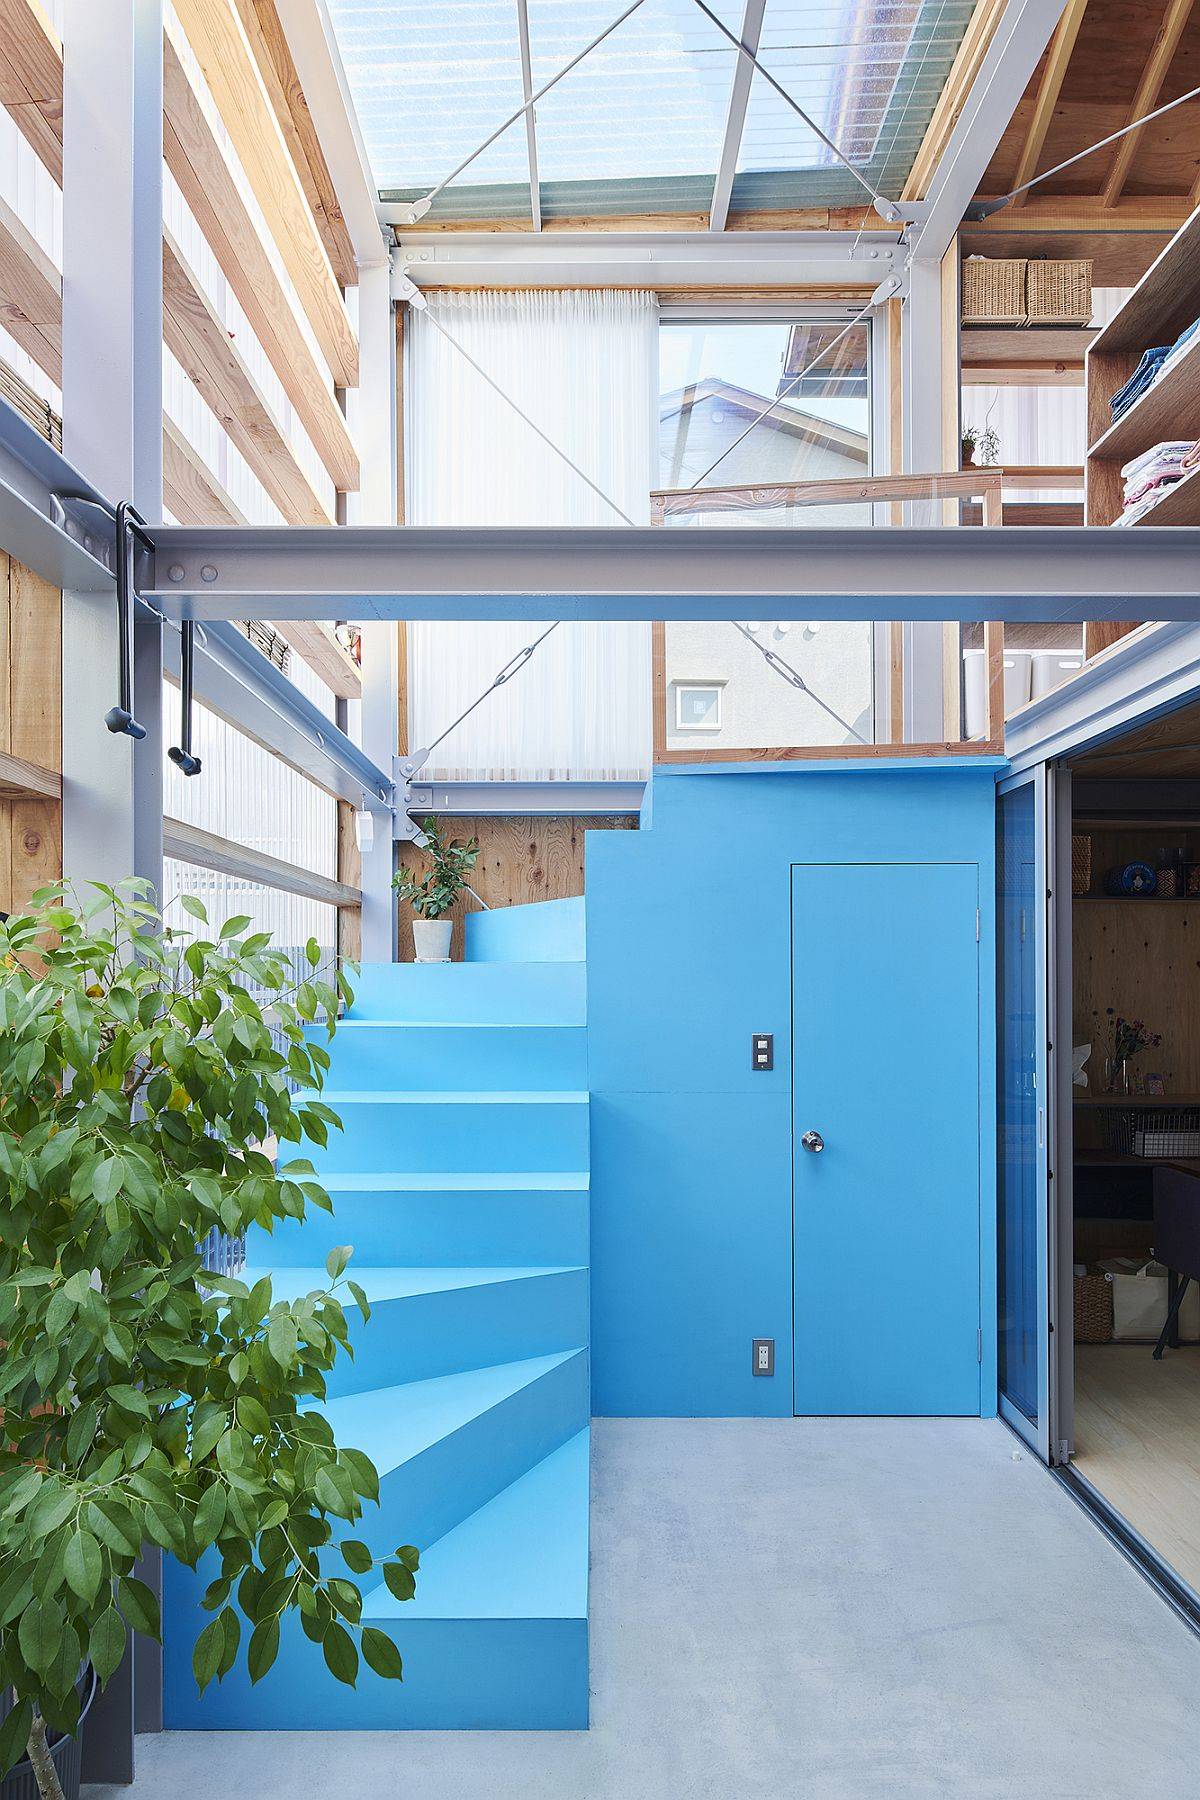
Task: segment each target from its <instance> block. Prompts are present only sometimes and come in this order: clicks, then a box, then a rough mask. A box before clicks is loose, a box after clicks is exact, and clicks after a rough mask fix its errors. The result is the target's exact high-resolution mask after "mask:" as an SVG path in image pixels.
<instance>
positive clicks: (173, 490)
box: [163, 417, 250, 525]
mask: <svg viewBox="0 0 1200 1800" xmlns="http://www.w3.org/2000/svg"><path fill="white" fill-rule="evenodd" d="M163 491H164V496H165V499H166V502H167V506H168V507H169V509H170V510H171V512H172V513H173V514H174V515H175V517H176V518H177V519H178V521H179V523H180V524H181V525H248V524H249V522H250V521H249V520H248V519H247V517H246V515H245V513H244V512H243V511H242V510H241V508H240V507H239V506H238V505H237V503H236V502H235V501H234V499H233V498H232V496H231V495H230V494H228V493H227V492H226V491H225V489H224V487H223V486H222V485H221V483H220V482H219V481H218V480H217V478H216V476H215V475H214V474H213V472H212V470H211V469H210V468H209V466H208V464H207V463H206V462H205V461H204V459H203V457H202V456H200V454H199V453H198V451H196V450H194V449H193V448H192V446H191V445H190V444H189V443H188V441H187V439H186V438H185V437H184V435H183V433H182V431H180V429H179V427H178V425H176V424H175V423H174V421H173V420H172V419H168V418H165V417H164V419H163Z"/></svg>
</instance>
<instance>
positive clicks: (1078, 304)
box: [1025, 261, 1092, 325]
mask: <svg viewBox="0 0 1200 1800" xmlns="http://www.w3.org/2000/svg"><path fill="white" fill-rule="evenodd" d="M1025 306H1026V311H1027V314H1028V318H1029V323H1030V324H1031V325H1089V324H1090V323H1091V319H1092V265H1091V263H1090V262H1086V261H1085V262H1031V263H1030V264H1029V268H1028V270H1027V272H1026V277H1025Z"/></svg>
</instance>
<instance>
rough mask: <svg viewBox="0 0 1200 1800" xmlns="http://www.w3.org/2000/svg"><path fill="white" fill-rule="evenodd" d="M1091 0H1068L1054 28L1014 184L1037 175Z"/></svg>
mask: <svg viewBox="0 0 1200 1800" xmlns="http://www.w3.org/2000/svg"><path fill="white" fill-rule="evenodd" d="M1087 4H1088V0H1068V4H1067V8H1066V11H1065V12H1064V13H1063V15H1062V17H1061V19H1060V20H1059V21H1058V25H1057V26H1056V28H1055V32H1054V37H1053V39H1052V41H1051V44H1050V50H1049V54H1048V55H1047V57H1046V64H1045V67H1044V68H1043V70H1042V79H1041V81H1040V82H1039V83H1038V91H1037V99H1036V100H1035V101H1034V103H1033V117H1032V119H1031V120H1030V121H1029V129H1028V131H1027V132H1026V133H1025V142H1024V143H1023V144H1022V146H1021V154H1020V156H1019V157H1018V159H1017V166H1016V169H1015V170H1014V172H1013V178H1012V186H1013V187H1015V188H1017V187H1022V186H1023V185H1024V183H1025V182H1027V181H1028V180H1029V179H1030V177H1031V176H1033V175H1036V173H1037V166H1038V159H1039V157H1040V156H1041V154H1042V149H1043V147H1044V145H1045V142H1046V133H1047V132H1048V131H1049V129H1050V121H1051V120H1052V119H1053V117H1054V108H1055V107H1056V106H1057V105H1058V96H1059V94H1060V93H1061V92H1062V84H1063V79H1064V77H1065V76H1066V73H1067V64H1068V63H1069V62H1070V60H1071V52H1072V51H1073V50H1074V48H1075V40H1076V38H1077V37H1078V36H1079V27H1080V26H1081V25H1082V24H1083V15H1084V13H1085V12H1086V11H1087ZM1026 198H1027V196H1026V195H1025V194H1020V195H1018V197H1017V199H1016V200H1014V201H1013V205H1014V206H1022V205H1024V203H1025V200H1026Z"/></svg>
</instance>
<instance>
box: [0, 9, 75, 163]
mask: <svg viewBox="0 0 1200 1800" xmlns="http://www.w3.org/2000/svg"><path fill="white" fill-rule="evenodd" d="M0 104H3V105H4V106H6V107H7V108H8V110H9V112H10V113H11V114H12V116H13V119H14V121H15V123H16V126H17V129H18V130H19V131H20V132H21V134H22V135H23V136H24V137H25V138H26V139H27V140H28V141H29V143H30V144H32V146H33V148H34V150H35V152H36V153H37V155H38V157H39V158H40V159H41V161H42V162H43V163H44V164H45V166H46V168H47V169H49V171H50V173H51V175H53V177H54V179H55V181H57V183H58V185H59V186H60V187H61V186H62V163H63V150H62V45H61V44H60V42H59V40H58V34H57V32H56V31H55V29H54V27H53V25H52V24H51V23H50V20H49V17H48V16H47V14H46V12H45V10H44V9H43V7H42V5H41V0H4V4H3V5H2V6H0Z"/></svg>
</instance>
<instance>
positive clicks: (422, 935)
mask: <svg viewBox="0 0 1200 1800" xmlns="http://www.w3.org/2000/svg"><path fill="white" fill-rule="evenodd" d="M421 830H422V833H423V839H418V840H417V841H418V843H419V844H420V845H421V848H422V849H424V850H425V851H426V852H427V854H428V856H429V867H428V868H427V869H426V871H425V873H424V874H423V875H417V873H416V872H415V871H414V870H413V869H410V868H406V867H403V868H399V869H397V871H396V873H395V875H394V876H393V877H392V886H393V887H394V888H395V890H396V892H397V894H398V895H399V896H400V898H401V900H403V901H405V902H406V903H407V904H408V905H409V906H411V907H412V909H413V912H414V913H415V914H416V917H415V918H414V920H413V927H412V932H413V954H414V955H415V957H416V960H417V961H418V962H449V961H450V938H451V935H452V933H453V930H454V924H453V921H452V920H451V919H448V918H446V917H445V915H446V914H447V913H448V912H449V911H450V908H451V907H452V906H453V905H454V902H455V901H456V900H457V899H458V897H459V895H460V894H461V893H462V891H463V889H464V888H465V887H466V885H467V875H468V874H469V873H470V871H471V870H472V869H473V868H474V867H475V864H476V863H477V862H478V860H479V840H478V839H477V838H453V839H446V838H444V837H443V836H442V834H441V832H440V831H439V829H438V822H437V820H436V819H425V820H423V821H422V825H421Z"/></svg>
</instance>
